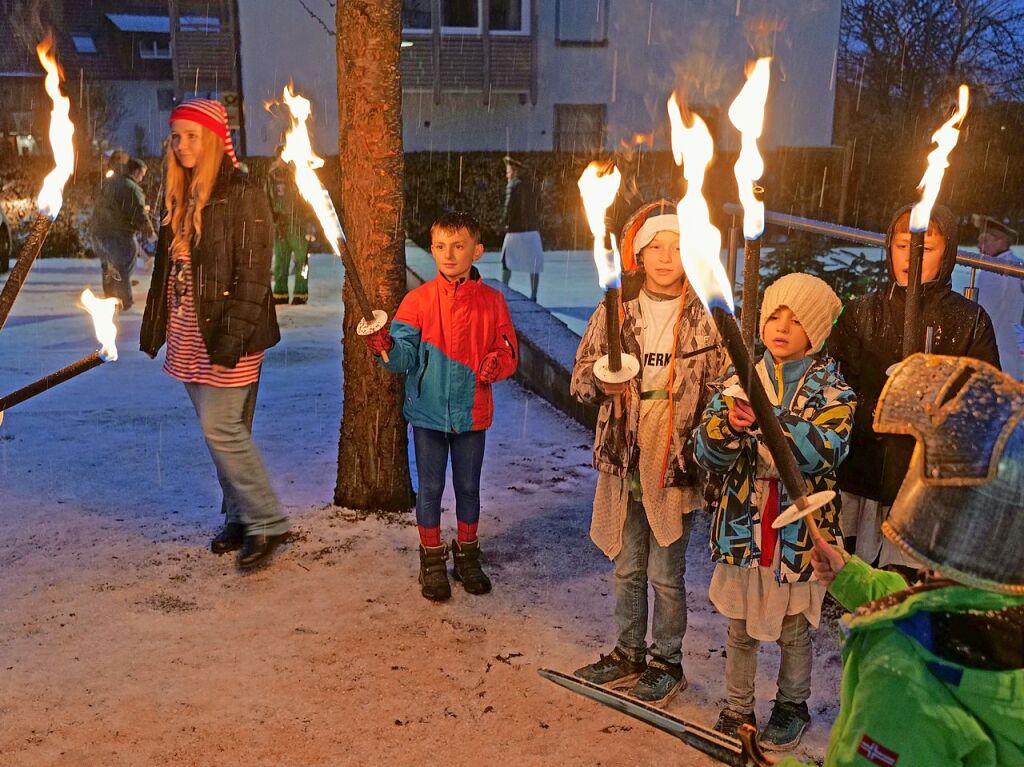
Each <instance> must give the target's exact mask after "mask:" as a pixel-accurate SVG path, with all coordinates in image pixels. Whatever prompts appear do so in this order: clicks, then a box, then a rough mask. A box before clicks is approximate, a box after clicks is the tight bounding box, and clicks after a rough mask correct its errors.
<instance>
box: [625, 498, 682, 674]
mask: <svg viewBox="0 0 1024 767" xmlns="http://www.w3.org/2000/svg"><path fill="white" fill-rule="evenodd" d="M689 540H690V516H689V514H686V515H684V516H683V535H682V537H681V538H680V539H679V540H677V541H675V542H674V543H671V544H669V545H668V546H659V545H658V541H657V540H656V539H655V537H654V533H653V532H651V526H650V524H649V523H648V522H647V512H646V511H644V507H643V504H641V503H638V502H636V501H632V500H631V501H630V502H629V509H628V510H627V511H626V522H625V524H624V526H623V528H622V551H620V552H619V555H618V556H617V557H615V621H616V623H617V624H618V628H619V640H618V646H619V649H621V650H622V651H623V652H624V653H626V655H628V656H629V658H630V660H633V661H637V662H639V661H641V660H643V659H645V658H646V657H647V643H646V640H647V613H648V611H647V582H648V580H650V583H651V585H652V586H654V621H653V626H652V628H651V639H652V640H653V641H652V643H651V648H650V650H651V654H652V655H656V656H658V657H659V658H662V659H664V660H666V661H668V662H669V663H680V662H681V661H682V657H683V655H682V646H683V634H685V633H686V584H685V582H684V579H685V577H686V544H687V542H688V541H689Z"/></svg>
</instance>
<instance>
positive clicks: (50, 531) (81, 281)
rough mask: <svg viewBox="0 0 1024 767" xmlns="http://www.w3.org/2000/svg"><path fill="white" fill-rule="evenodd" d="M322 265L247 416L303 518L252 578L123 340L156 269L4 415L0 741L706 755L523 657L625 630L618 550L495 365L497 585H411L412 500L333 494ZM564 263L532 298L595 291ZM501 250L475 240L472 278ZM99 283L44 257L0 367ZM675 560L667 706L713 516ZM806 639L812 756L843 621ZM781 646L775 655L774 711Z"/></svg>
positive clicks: (329, 278)
mask: <svg viewBox="0 0 1024 767" xmlns="http://www.w3.org/2000/svg"><path fill="white" fill-rule="evenodd" d="M410 259H411V260H412V259H413V254H410ZM569 261H570V260H569V259H566V264H569ZM312 263H313V268H312V281H311V284H312V301H311V303H310V304H309V305H308V306H304V307H282V308H281V309H280V311H279V317H280V321H281V325H282V331H283V336H284V338H283V341H282V343H281V344H280V345H279V346H278V347H276V348H275V349H274V350H272V351H271V352H270V353H268V355H267V361H266V365H265V369H264V377H263V384H262V387H261V391H260V398H259V407H258V411H257V414H256V424H255V435H256V439H257V442H258V444H259V445H260V447H261V449H262V451H263V454H264V456H265V458H266V460H267V463H268V464H269V467H270V469H271V472H272V475H273V477H274V480H275V484H276V487H277V489H278V491H279V493H280V494H281V496H282V499H283V501H284V503H285V504H286V505H287V507H288V509H289V511H290V513H291V515H292V518H293V520H294V527H295V530H296V533H297V536H296V539H295V540H294V541H293V542H291V543H289V544H287V545H286V546H285V547H283V548H282V549H281V550H280V551H279V554H278V556H277V558H276V560H275V562H274V563H273V565H272V566H271V567H270V568H268V569H266V570H263V571H260V572H257V573H254V574H251V575H247V576H242V575H239V574H238V573H237V572H236V571H235V569H234V567H233V563H232V559H231V558H230V557H229V556H224V557H216V556H214V555H212V554H211V553H210V552H209V550H208V548H207V545H208V541H209V538H210V537H211V536H212V535H213V533H214V532H215V531H216V529H217V527H218V523H219V515H218V508H219V490H218V486H217V483H216V479H215V476H214V472H213V469H212V465H211V463H210V459H209V457H208V455H207V452H206V449H205V446H204V444H203V442H202V440H201V437H200V434H199V429H198V426H197V424H196V420H195V416H194V414H193V412H192V410H191V407H190V405H189V402H188V400H187V397H186V396H185V393H184V391H183V388H182V387H181V385H180V384H178V383H176V382H174V381H172V380H171V379H169V378H168V377H167V376H165V375H164V374H163V373H162V372H161V370H160V364H159V362H157V361H151V360H149V359H148V358H147V357H145V355H143V354H141V353H140V352H138V351H137V338H138V330H139V322H140V318H141V305H142V301H143V298H144V296H145V290H146V287H147V279H146V278H145V276H144V275H143V276H141V277H140V279H141V281H142V284H140V285H139V286H138V287H137V288H136V300H137V302H138V303H137V305H136V308H133V309H132V310H130V311H129V312H127V313H126V314H125V315H124V316H123V317H122V321H121V328H120V331H121V338H120V347H121V353H122V354H121V359H120V360H119V361H118V362H116V363H110V364H106V365H104V366H102V367H100V368H99V369H97V370H93V371H91V372H89V373H87V374H86V375H84V376H81V377H80V378H78V379H76V380H74V381H72V382H69V383H67V384H65V385H63V386H61V387H60V388H59V389H56V390H54V391H51V392H48V393H46V394H44V395H42V396H40V397H37V398H36V399H34V400H32V401H30V402H27V403H25V404H23V405H21V406H18V407H16V408H12V409H11V410H10V411H9V412H8V413H7V416H6V420H5V422H4V423H3V424H2V425H0V518H2V521H3V524H4V529H5V530H6V533H5V535H4V536H3V539H2V541H0V604H3V606H4V609H3V612H2V613H0V690H2V693H0V755H2V757H0V763H2V764H3V765H4V766H5V767H21V766H25V767H40V766H42V765H75V766H76V767H77V766H78V765H101V764H102V765H105V766H107V765H111V766H116V765H131V766H132V767H134V766H135V765H174V766H175V767H188V766H191V765H206V764H223V765H235V764H252V765H275V766H276V765H288V766H291V765H302V766H305V765H324V766H325V767H326V766H328V765H330V766H332V767H333V766H335V765H342V764H345V765H348V764H352V765H362V764H395V765H418V764H427V763H446V764H452V765H462V764H466V765H471V764H472V765H477V764H495V763H498V762H499V761H500V760H511V761H514V762H515V763H516V764H519V765H542V764H552V763H559V764H566V765H597V764H600V765H627V764H628V765H633V764H645V765H646V764H690V765H706V764H711V762H710V761H709V760H707V759H703V758H701V757H699V756H697V755H695V754H694V752H691V751H690V750H689V749H687V748H686V747H685V746H683V745H682V744H680V743H679V742H677V741H675V740H674V739H672V738H671V737H669V736H667V735H665V734H662V733H659V732H657V731H655V730H653V729H651V728H649V727H647V726H645V725H643V724H641V723H639V722H636V721H633V720H631V719H629V718H627V717H625V716H623V715H621V714H618V713H616V712H614V711H612V710H610V709H608V708H605V707H602V706H600V705H598V704H595V703H592V702H589V701H586V700H583V699H581V698H578V697H576V696H573V695H571V694H570V693H568V692H566V691H564V690H561V689H560V688H556V687H554V686H553V685H551V684H550V683H548V682H546V681H544V680H542V679H541V678H540V677H539V676H538V675H537V674H536V669H538V668H540V667H544V666H550V667H554V668H559V669H565V670H571V669H573V668H575V667H577V666H578V665H581V664H583V663H585V662H589V661H591V660H594V659H595V658H596V656H597V653H598V651H607V650H608V649H610V647H611V646H612V642H613V636H614V631H613V626H612V622H611V614H612V596H611V584H610V565H609V563H608V562H607V561H606V560H605V559H604V558H603V557H602V556H601V554H600V553H599V552H598V551H597V550H596V548H595V547H594V546H593V545H592V544H591V543H590V541H589V539H588V537H587V529H588V524H589V511H590V499H591V494H592V492H593V485H594V478H593V472H592V470H591V469H590V455H589V453H590V444H591V439H592V435H591V434H590V433H589V432H588V431H587V430H585V429H583V428H582V427H580V426H579V425H577V424H576V423H574V422H572V421H569V420H567V419H566V418H564V417H563V416H561V415H560V414H559V413H557V412H556V411H555V410H554V409H552V408H551V407H549V406H548V405H547V403H545V402H544V401H542V400H540V399H539V398H537V397H536V396H535V395H533V394H531V393H529V392H526V391H524V390H523V389H521V388H519V387H518V386H516V385H515V384H512V383H507V382H506V383H502V384H500V385H499V386H498V387H497V392H496V401H497V413H496V419H495V424H496V425H495V427H494V428H493V429H492V431H491V432H490V434H489V435H488V446H487V457H486V461H485V466H484V481H483V504H484V511H483V518H482V525H481V537H482V540H483V545H484V550H485V554H486V560H487V562H488V564H489V571H490V572H491V574H492V577H493V579H494V582H495V591H494V593H493V594H491V595H488V596H485V597H470V596H468V595H466V594H465V593H464V592H463V591H462V590H461V589H456V593H455V596H454V598H453V599H452V601H451V602H450V603H447V604H444V605H434V604H430V603H428V602H426V601H425V600H424V599H423V598H422V597H420V595H419V591H418V588H417V585H416V582H415V575H416V568H417V559H416V542H417V541H416V533H415V529H414V527H413V526H412V524H413V520H412V516H411V515H410V516H409V517H408V518H407V519H405V520H401V521H399V522H396V521H394V520H383V519H378V518H375V517H369V518H367V517H364V516H361V515H359V514H357V513H353V512H351V511H348V510H345V509H339V508H336V507H333V506H332V505H331V497H332V492H333V486H334V478H335V461H336V454H337V439H338V436H337V435H338V423H339V418H340V413H341V406H342V403H341V364H340V355H341V348H340V346H339V344H338V339H339V336H340V326H341V316H340V315H341V310H340V306H339V301H338V299H337V296H338V292H339V286H340V279H341V272H340V268H339V266H338V263H337V261H336V259H334V258H332V257H330V256H316V257H314V258H313V262H312ZM558 268H559V262H558V261H557V259H556V258H555V257H554V256H552V258H551V259H550V260H549V267H548V271H546V272H545V275H544V279H543V281H542V283H541V298H542V300H549V301H552V302H555V305H556V306H562V307H569V308H572V307H582V306H588V307H589V308H592V307H593V303H594V299H595V297H596V293H594V294H593V295H590V298H589V299H588V300H589V304H584V303H583V302H584V300H585V298H586V296H587V295H589V294H586V293H585V291H586V290H587V285H590V289H592V290H593V291H596V280H594V281H593V282H592V283H586V284H585V283H584V282H583V281H582V278H580V279H577V278H575V277H569V276H565V277H564V278H560V277H559V276H558V272H557V269H558ZM564 268H565V269H567V270H568V269H569V267H568V266H565V267H564ZM578 268H579V269H582V268H583V267H582V266H580V267H578ZM488 270H491V271H490V272H489V271H488ZM496 270H497V260H496V257H495V255H494V254H487V256H486V257H485V260H484V263H483V271H484V273H485V275H487V276H497V275H496ZM567 274H568V272H567ZM516 279H522V278H521V276H517V278H516ZM86 286H92V287H93V289H94V290H98V289H99V267H98V265H97V263H96V262H94V261H77V260H76V261H72V260H59V259H58V260H46V261H42V262H40V263H38V264H37V265H36V267H35V269H34V270H33V273H32V275H31V276H30V278H29V281H28V283H27V285H26V287H25V288H24V289H23V291H22V295H21V297H20V298H19V300H18V302H17V304H16V305H15V310H14V313H13V314H12V315H11V317H10V319H9V321H8V324H7V327H6V328H5V329H4V330H3V333H2V334H0V391H2V392H7V391H10V390H12V389H14V388H16V387H18V386H20V385H23V384H24V383H27V382H29V381H31V380H33V379H34V378H36V377H37V376H39V375H41V374H43V373H46V372H49V371H51V370H55V369H57V368H59V367H61V366H62V365H64V364H67V363H68V362H71V361H73V360H75V359H78V358H79V357H82V356H85V355H86V354H88V353H90V352H91V351H92V350H93V349H94V348H95V343H94V341H93V340H92V337H91V335H92V334H91V326H90V323H89V320H88V318H87V317H86V315H85V314H84V312H83V311H82V310H81V309H80V308H78V307H77V306H76V305H75V304H76V301H77V296H78V294H79V292H80V291H81V289H82V288H83V287H86ZM513 287H518V285H517V284H516V282H513ZM559 290H562V291H564V293H563V294H562V295H559V294H558V292H557V291H559ZM577 291H578V292H577ZM546 297H547V298H546ZM589 308H588V309H587V314H589ZM352 353H357V354H362V353H364V351H363V350H362V349H361V348H357V349H355V350H352ZM445 504H446V506H447V507H448V508H449V509H450V508H451V507H452V498H451V497H450V491H449V496H448V497H447V498H446V501H445ZM445 525H446V528H447V529H451V528H452V527H454V520H453V519H452V515H451V513H450V512H449V513H446V514H445ZM688 562H689V568H688V574H687V586H688V590H689V596H690V626H689V630H688V632H687V635H686V638H685V641H684V650H685V659H684V666H685V670H686V674H687V676H688V678H689V680H690V687H689V689H688V690H687V691H686V692H684V693H683V694H682V695H681V696H680V697H679V698H678V699H677V700H676V701H675V702H674V703H673V704H672V705H671V708H670V710H671V711H673V712H674V713H676V714H678V715H681V716H685V717H689V718H693V719H695V720H699V721H701V722H703V723H706V724H711V723H713V722H714V720H715V718H716V717H717V714H718V710H719V705H720V700H721V697H722V695H723V692H724V683H723V679H722V676H723V668H724V660H723V655H722V652H723V645H724V642H725V622H724V620H722V619H721V618H720V617H719V616H718V615H717V614H716V613H715V612H714V610H713V608H712V607H711V605H710V603H709V602H708V600H707V597H706V592H707V583H708V578H709V574H710V563H709V561H708V554H707V521H706V517H705V516H704V515H701V516H700V517H698V518H697V523H696V528H695V532H694V534H693V536H692V537H691V541H690V548H689V553H688ZM815 645H816V648H817V656H816V660H815V672H814V680H815V681H814V697H813V698H812V701H811V711H812V715H813V716H814V718H815V723H814V725H813V726H812V729H811V731H810V732H809V733H808V735H807V737H806V742H805V745H804V746H803V747H802V748H801V750H800V751H801V753H802V754H804V755H806V756H808V757H811V758H817V759H820V758H821V756H822V755H823V753H824V747H825V743H826V739H827V731H828V727H829V724H830V723H831V721H832V720H833V719H834V717H835V714H836V706H837V700H838V680H839V671H840V669H839V657H838V641H837V639H836V632H835V629H834V627H833V626H823V627H822V629H821V630H819V631H818V632H817V633H816V636H815ZM777 655H778V653H777V650H776V648H774V647H767V648H765V651H764V652H763V653H762V660H761V671H760V676H759V679H758V684H759V704H758V716H759V718H760V719H761V720H762V721H766V720H767V717H768V714H769V710H770V703H769V701H770V699H771V697H772V694H773V693H774V684H773V681H774V676H775V673H776V671H777Z"/></svg>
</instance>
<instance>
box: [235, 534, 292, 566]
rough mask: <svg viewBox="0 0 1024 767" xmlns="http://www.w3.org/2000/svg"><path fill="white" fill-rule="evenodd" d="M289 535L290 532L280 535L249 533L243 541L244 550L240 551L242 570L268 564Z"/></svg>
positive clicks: (239, 558)
mask: <svg viewBox="0 0 1024 767" xmlns="http://www.w3.org/2000/svg"><path fill="white" fill-rule="evenodd" d="M287 537H288V533H281V534H280V535H247V536H245V541H243V542H242V550H241V551H240V552H238V567H239V569H240V570H252V569H254V568H256V567H259V566H260V565H263V564H266V563H267V562H269V561H270V559H271V557H273V556H274V551H275V550H276V549H277V547H278V546H279V545H281V543H282V542H283V541H284V539H285V538H287Z"/></svg>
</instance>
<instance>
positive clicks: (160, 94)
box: [156, 88, 174, 112]
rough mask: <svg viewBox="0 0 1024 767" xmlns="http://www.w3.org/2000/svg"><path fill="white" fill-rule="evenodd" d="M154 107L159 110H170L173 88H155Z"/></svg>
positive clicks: (172, 103) (171, 107) (172, 102)
mask: <svg viewBox="0 0 1024 767" xmlns="http://www.w3.org/2000/svg"><path fill="white" fill-rule="evenodd" d="M156 108H157V110H158V111H160V112H170V111H171V110H172V109H174V88H157V90H156Z"/></svg>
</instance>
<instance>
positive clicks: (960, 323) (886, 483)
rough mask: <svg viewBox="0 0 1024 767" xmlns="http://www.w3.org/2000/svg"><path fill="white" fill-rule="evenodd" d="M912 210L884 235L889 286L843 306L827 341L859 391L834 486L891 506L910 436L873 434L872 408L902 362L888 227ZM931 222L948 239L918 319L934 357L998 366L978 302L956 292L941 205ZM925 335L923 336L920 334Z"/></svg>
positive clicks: (949, 227) (952, 231) (952, 247)
mask: <svg viewBox="0 0 1024 767" xmlns="http://www.w3.org/2000/svg"><path fill="white" fill-rule="evenodd" d="M908 210H910V206H907V207H905V208H902V209H901V210H899V211H897V213H896V215H895V216H894V217H893V220H892V222H891V223H890V224H889V230H888V231H887V232H886V239H885V244H886V251H887V253H888V254H889V255H888V259H889V279H890V284H889V286H888V287H887V288H886V289H885V290H882V291H880V292H878V293H869V294H868V295H866V296H861V297H860V298H856V299H854V300H853V301H851V302H850V303H848V304H847V305H846V307H845V308H844V310H843V313H842V314H841V315H840V317H839V320H838V322H837V323H836V327H835V329H834V330H833V332H832V335H831V336H830V337H829V342H828V348H829V353H830V354H831V355H832V356H833V357H835V359H836V361H837V362H838V363H839V371H840V372H841V373H842V375H843V378H844V379H845V380H846V383H848V384H849V385H850V387H851V388H852V389H853V390H854V391H855V392H856V393H857V411H856V413H855V416H854V425H853V434H852V436H851V445H850V454H849V456H848V457H847V458H846V460H845V461H843V463H842V464H840V466H839V486H840V487H841V488H842V489H843V490H845V491H846V492H849V493H854V494H856V495H860V496H864V497H866V498H871V499H874V500H877V501H880V502H881V503H883V504H885V505H890V504H891V503H892V501H893V499H894V498H895V497H896V493H897V492H898V491H899V488H900V485H901V484H902V483H903V478H904V477H905V476H906V473H907V467H908V466H909V465H910V456H911V453H912V452H913V450H914V443H915V440H914V439H913V438H912V437H908V436H903V435H895V434H878V433H876V432H875V430H874V428H873V425H872V424H873V421H874V417H875V406H876V405H877V404H878V399H879V397H880V396H881V393H882V387H884V386H885V382H886V374H885V371H886V370H887V369H888V368H889V366H891V365H892V364H894V363H896V362H899V361H900V360H902V359H903V313H904V307H905V305H906V288H905V287H903V286H901V285H899V284H897V282H896V277H895V273H894V272H893V268H892V255H891V250H890V247H891V245H892V237H893V228H894V227H895V224H896V221H897V220H898V219H899V218H900V216H902V215H903V214H904V213H905V212H906V211H908ZM932 221H934V222H935V223H936V224H937V225H938V227H939V229H941V230H942V234H943V235H944V236H945V238H946V250H945V252H944V253H943V255H942V264H941V266H940V268H939V274H938V276H937V277H936V278H935V279H934V280H933V281H932V282H929V283H927V284H925V285H924V286H923V290H922V296H921V321H922V325H923V326H924V327H926V328H927V327H931V328H933V329H934V332H935V335H934V339H933V342H932V352H933V353H935V354H949V355H955V356H958V357H973V358H975V359H979V360H983V361H985V362H989V363H991V364H993V365H996V366H998V365H999V351H998V349H997V347H996V337H995V332H994V331H993V329H992V320H991V319H989V316H988V314H987V313H986V312H985V310H984V309H982V308H981V307H980V306H979V305H978V304H976V303H974V302H973V301H970V300H968V299H966V298H964V297H963V296H961V295H960V294H959V293H955V292H953V288H952V274H953V267H954V266H956V249H957V228H958V227H957V221H956V217H955V216H954V215H953V213H952V212H951V211H950V210H949V209H948V208H945V207H943V206H941V205H936V206H935V207H934V208H933V209H932ZM922 335H923V333H922Z"/></svg>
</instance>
